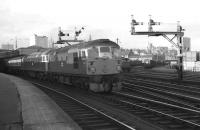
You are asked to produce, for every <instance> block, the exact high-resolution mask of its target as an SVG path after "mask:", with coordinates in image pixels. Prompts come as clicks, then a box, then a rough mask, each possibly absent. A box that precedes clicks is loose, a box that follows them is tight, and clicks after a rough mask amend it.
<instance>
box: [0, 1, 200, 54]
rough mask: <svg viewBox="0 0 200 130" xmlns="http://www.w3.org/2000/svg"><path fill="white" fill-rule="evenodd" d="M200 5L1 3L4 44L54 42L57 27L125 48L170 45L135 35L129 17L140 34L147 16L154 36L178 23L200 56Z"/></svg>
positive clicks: (0, 26) (0, 40) (160, 39)
mask: <svg viewBox="0 0 200 130" xmlns="http://www.w3.org/2000/svg"><path fill="white" fill-rule="evenodd" d="M199 3H200V2H198V0H0V44H1V43H8V42H11V41H12V40H13V39H15V38H18V39H23V38H29V37H30V36H31V35H33V34H38V35H48V36H51V37H53V39H54V40H57V38H55V36H56V34H57V31H58V27H61V28H62V29H64V30H67V31H68V32H70V33H72V32H73V31H74V29H75V27H76V28H77V29H79V28H81V27H83V26H84V27H85V30H84V31H83V33H82V34H81V35H80V37H79V38H80V39H88V37H89V35H91V36H92V39H98V38H108V39H111V40H113V41H116V39H117V38H118V39H119V45H120V46H121V47H123V48H129V49H130V48H146V47H147V44H148V42H151V43H153V44H154V45H155V46H168V47H171V44H170V43H169V42H168V41H167V40H165V39H164V38H163V37H148V36H136V35H134V36H133V35H131V34H130V30H131V26H130V23H131V15H132V14H133V15H134V18H135V19H136V20H137V21H141V22H144V23H145V24H144V25H143V26H137V27H136V30H137V31H146V30H147V24H148V19H149V15H152V19H153V20H154V21H156V22H161V25H159V26H155V27H154V30H155V31H176V23H177V21H180V23H181V25H182V27H183V28H184V29H185V30H186V31H185V34H184V36H186V37H190V38H191V46H192V47H191V48H192V50H199V51H200V37H199V36H200V31H199V30H200V13H198V12H200V8H199V5H200V4H199Z"/></svg>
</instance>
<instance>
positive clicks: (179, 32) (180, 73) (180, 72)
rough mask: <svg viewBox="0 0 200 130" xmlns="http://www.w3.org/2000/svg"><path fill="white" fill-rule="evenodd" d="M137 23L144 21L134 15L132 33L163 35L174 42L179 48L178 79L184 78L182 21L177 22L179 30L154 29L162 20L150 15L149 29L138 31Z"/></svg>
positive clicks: (141, 23)
mask: <svg viewBox="0 0 200 130" xmlns="http://www.w3.org/2000/svg"><path fill="white" fill-rule="evenodd" d="M137 25H143V22H137V21H136V20H135V19H134V18H133V15H132V21H131V35H147V36H163V37H164V38H165V39H167V40H168V41H169V42H170V43H171V44H173V45H174V46H175V47H177V48H178V49H179V68H178V79H179V80H182V79H183V55H182V38H183V35H184V32H183V31H185V30H184V29H182V26H180V23H179V22H178V23H177V31H153V26H154V25H160V22H155V21H154V20H153V19H152V18H151V15H150V18H149V22H148V31H143V32H136V31H135V26H137ZM169 35H172V36H173V37H172V38H169ZM175 38H177V42H174V41H173V40H174V39H175Z"/></svg>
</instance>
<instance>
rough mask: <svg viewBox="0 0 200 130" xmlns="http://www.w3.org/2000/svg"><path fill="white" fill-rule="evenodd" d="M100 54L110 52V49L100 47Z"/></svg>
mask: <svg viewBox="0 0 200 130" xmlns="http://www.w3.org/2000/svg"><path fill="white" fill-rule="evenodd" d="M100 52H103V53H104V52H110V47H100Z"/></svg>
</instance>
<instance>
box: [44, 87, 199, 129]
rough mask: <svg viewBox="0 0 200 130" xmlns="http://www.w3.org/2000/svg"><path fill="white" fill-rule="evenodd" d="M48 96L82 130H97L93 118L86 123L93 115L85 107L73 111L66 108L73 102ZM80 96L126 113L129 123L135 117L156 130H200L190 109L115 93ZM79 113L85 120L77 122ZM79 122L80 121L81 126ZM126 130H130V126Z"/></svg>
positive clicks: (196, 115)
mask: <svg viewBox="0 0 200 130" xmlns="http://www.w3.org/2000/svg"><path fill="white" fill-rule="evenodd" d="M43 89H46V88H43ZM60 90H61V91H62V89H60ZM44 91H50V90H44ZM47 93H50V97H51V96H52V97H54V98H55V97H56V98H55V100H58V101H56V102H58V104H59V105H60V106H61V107H62V105H64V106H65V107H64V109H65V108H66V109H67V110H64V111H66V112H67V113H68V114H69V115H70V116H71V117H72V119H74V120H75V121H77V123H78V124H79V125H80V126H81V125H82V126H81V127H82V128H84V129H89V128H88V126H89V127H90V126H92V128H90V129H96V127H95V128H94V127H93V126H95V124H96V123H94V124H93V123H91V122H93V121H94V122H96V121H95V120H94V118H92V119H93V120H92V121H91V122H90V120H89V119H88V120H87V115H88V113H90V114H89V115H91V113H92V112H91V111H89V112H87V113H86V114H84V113H85V112H84V109H82V107H80V106H78V107H74V105H72V106H73V107H72V108H73V109H72V108H71V107H70V106H68V105H67V104H74V103H70V102H69V103H68V101H65V100H66V99H65V98H64V97H60V96H58V97H57V96H55V95H54V92H47ZM51 93H52V94H51ZM77 95H79V96H81V97H82V98H86V97H87V98H88V99H90V100H94V101H95V103H96V104H97V103H98V104H101V103H102V104H105V105H108V106H110V107H111V108H112V109H113V110H114V109H117V110H119V116H123V115H120V114H121V113H122V112H124V113H125V114H124V115H125V116H128V117H129V118H130V119H129V120H131V121H132V119H133V118H131V117H132V116H134V117H137V118H138V119H141V120H144V122H148V123H149V124H152V126H153V127H154V129H159V130H171V129H176V130H183V129H184V130H185V129H188V130H193V129H194V130H198V129H200V124H199V120H200V115H199V113H198V112H197V111H192V110H190V109H184V108H182V107H178V106H175V105H171V104H167V103H162V102H158V101H154V100H150V99H145V98H141V97H137V96H133V95H130V94H125V93H113V94H110V95H108V94H106V95H104V94H94V93H86V95H82V94H80V93H77ZM70 100H71V99H70ZM91 106H92V105H91ZM103 106H104V105H102V107H103ZM76 108H77V111H78V112H77V113H76V112H75V113H73V111H74V110H76ZM80 108H81V109H80ZM95 108H96V107H95ZM79 109H80V110H79ZM72 110H73V111H72ZM113 110H112V111H113ZM92 111H93V110H92ZM70 113H71V114H70ZM80 113H81V115H82V113H83V116H82V118H81V119H79V118H78V119H76V117H77V116H76V115H77V114H78V117H79V115H80ZM73 115H74V117H73ZM92 115H93V114H92ZM96 116H97V117H99V115H94V117H95V119H96ZM100 117H101V116H100ZM82 119H85V120H86V123H85V122H84V123H83V121H82ZM99 120H101V119H99ZM135 120H137V119H136V118H135ZM78 121H80V123H79V122H78ZM102 122H104V121H102ZM102 122H101V123H102ZM106 122H107V121H106ZM125 122H126V121H125ZM87 123H88V124H87ZM115 123H116V122H115ZM115 123H114V126H116V124H115ZM103 124H104V123H103ZM106 124H107V123H106ZM109 124H111V125H110V126H109V127H106V126H102V127H103V128H106V129H111V128H113V124H112V123H109ZM126 124H127V123H126ZM104 125H105V124H104ZM141 125H144V124H140V126H141ZM100 126H101V125H100ZM102 127H101V128H102ZM123 127H124V126H123ZM131 128H132V129H134V128H139V127H134V128H133V127H131ZM113 129H124V128H121V126H120V127H117V128H113ZM127 129H130V128H129V126H128V128H127ZM154 129H152V130H154ZM143 130H149V129H145V128H144V129H143Z"/></svg>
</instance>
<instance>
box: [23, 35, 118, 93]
mask: <svg viewBox="0 0 200 130" xmlns="http://www.w3.org/2000/svg"><path fill="white" fill-rule="evenodd" d="M120 66H121V62H120V55H119V46H118V45H117V44H116V43H114V42H112V41H110V40H108V39H100V40H94V41H89V42H84V43H80V44H76V45H72V46H68V47H64V48H59V49H51V50H46V51H42V52H35V53H33V54H31V55H29V56H27V57H25V58H24V60H23V62H22V65H21V70H23V71H24V72H25V73H28V75H30V76H31V77H36V78H39V79H47V80H49V81H59V82H62V83H66V84H73V85H74V86H78V87H81V88H84V89H90V90H92V91H94V92H110V91H112V90H120V88H121V85H120V78H119V73H120V71H121V68H120Z"/></svg>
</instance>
